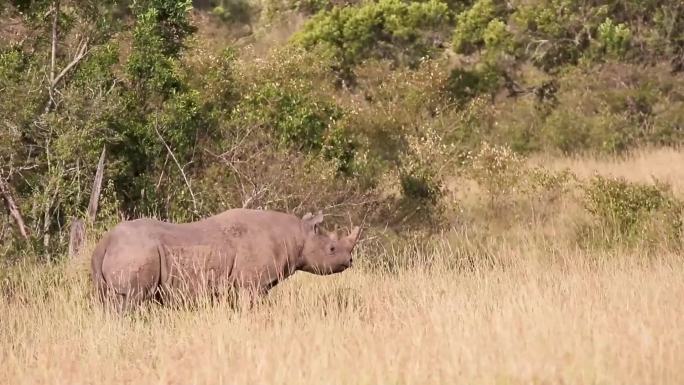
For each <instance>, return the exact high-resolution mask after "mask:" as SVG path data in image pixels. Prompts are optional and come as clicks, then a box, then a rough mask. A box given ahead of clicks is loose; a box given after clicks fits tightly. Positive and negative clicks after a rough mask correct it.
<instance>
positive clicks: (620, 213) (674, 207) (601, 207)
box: [584, 176, 683, 246]
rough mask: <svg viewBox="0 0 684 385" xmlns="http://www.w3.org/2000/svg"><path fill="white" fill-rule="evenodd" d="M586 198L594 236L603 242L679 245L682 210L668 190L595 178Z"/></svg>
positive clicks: (623, 181) (617, 180)
mask: <svg viewBox="0 0 684 385" xmlns="http://www.w3.org/2000/svg"><path fill="white" fill-rule="evenodd" d="M584 197H585V208H586V209H587V211H589V212H590V213H591V214H592V215H593V216H594V218H595V220H596V227H595V228H594V233H595V234H596V233H598V234H600V235H601V236H602V237H604V238H603V239H604V240H607V241H609V242H620V241H622V242H627V243H633V242H646V243H652V244H654V245H658V243H660V242H663V244H661V245H660V246H678V245H679V244H680V241H681V236H682V207H683V206H682V202H680V201H679V200H677V199H676V198H675V197H673V196H672V193H671V192H670V191H669V190H668V189H667V186H662V185H647V184H639V183H630V182H627V181H625V180H624V179H612V178H605V177H601V176H596V177H594V178H593V179H592V180H591V181H590V182H589V183H588V184H587V185H586V186H585V187H584Z"/></svg>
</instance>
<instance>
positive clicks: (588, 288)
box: [0, 161, 684, 385]
mask: <svg viewBox="0 0 684 385" xmlns="http://www.w3.org/2000/svg"><path fill="white" fill-rule="evenodd" d="M573 162H574V161H573ZM559 163H564V162H561V161H559ZM565 163H567V162H565ZM593 165H594V163H591V164H589V165H584V166H581V167H580V166H578V167H579V168H582V167H584V168H587V167H593ZM616 169H619V170H623V169H624V167H618V168H615V167H613V166H611V167H610V170H616ZM553 210H557V207H556V208H549V209H548V211H549V212H547V213H545V214H546V215H548V216H553V215H552V214H553ZM561 214H562V215H566V216H567V215H570V214H568V213H556V215H555V216H556V217H557V216H559V215H561ZM562 222H563V221H560V222H558V221H553V220H551V221H541V222H538V223H537V222H531V223H522V224H520V225H517V226H513V227H512V228H510V229H509V230H508V233H505V234H492V233H485V232H483V231H484V230H481V229H479V228H472V227H467V226H466V225H464V226H465V227H463V228H461V229H460V230H454V231H452V232H449V233H446V234H443V236H440V237H438V238H439V240H438V241H435V242H434V243H431V244H421V243H419V242H417V241H416V242H415V243H410V244H406V243H405V244H403V245H400V246H396V247H386V248H385V249H382V248H378V247H371V243H372V242H371V241H368V242H366V244H365V245H362V246H361V248H360V250H359V251H358V255H357V258H356V260H355V263H356V265H355V266H354V267H353V268H352V269H350V270H348V271H346V272H344V273H342V274H339V275H335V276H330V277H323V278H321V277H315V276H312V275H308V274H304V273H298V274H296V275H295V276H294V277H292V278H291V279H288V280H286V281H285V282H283V283H282V284H281V285H279V286H278V287H276V288H275V289H274V290H273V291H272V292H271V293H270V294H269V295H268V296H267V297H266V298H265V299H264V300H263V301H262V302H260V303H258V304H257V305H256V306H255V307H254V308H251V309H250V308H248V307H246V306H241V304H237V305H235V304H232V303H229V302H227V301H226V302H221V303H214V304H209V303H200V304H199V305H197V306H196V307H193V308H181V309H171V308H165V307H160V306H156V305H148V306H145V307H143V308H142V309H140V310H139V311H137V312H134V313H131V314H128V315H126V316H118V315H113V314H110V313H107V312H105V311H103V310H102V309H101V307H100V306H99V305H98V304H97V303H96V302H95V301H94V300H93V299H92V296H91V285H90V281H89V277H88V275H87V272H86V269H84V268H82V266H79V265H76V266H72V265H69V264H65V265H54V266H51V267H44V266H43V267H37V266H34V265H25V266H15V267H13V268H9V269H5V270H4V271H3V272H2V273H0V280H1V283H0V383H1V384H13V385H14V384H17V385H20V384H122V383H123V384H128V383H130V384H300V383H315V384H444V383H466V384H681V383H684V370H683V369H682V368H684V310H683V309H684V308H683V307H682V306H681V304H682V298H684V280H683V279H682V277H683V276H684V260H683V259H682V258H681V254H678V253H677V252H676V251H667V250H666V249H663V250H660V251H659V252H657V253H653V252H648V253H645V252H643V251H642V250H641V249H639V247H615V248H610V249H594V248H582V247H579V246H577V245H576V244H573V243H572V242H571V241H570V239H572V236H569V235H567V234H565V233H566V232H568V231H570V229H571V228H569V227H567V226H566V225H564V224H562ZM468 226H470V225H468ZM490 231H491V229H490Z"/></svg>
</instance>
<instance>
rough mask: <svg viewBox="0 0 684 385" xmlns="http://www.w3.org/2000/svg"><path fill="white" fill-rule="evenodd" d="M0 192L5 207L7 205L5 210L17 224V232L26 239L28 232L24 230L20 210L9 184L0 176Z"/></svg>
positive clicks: (24, 226)
mask: <svg viewBox="0 0 684 385" xmlns="http://www.w3.org/2000/svg"><path fill="white" fill-rule="evenodd" d="M0 194H2V197H3V199H4V201H5V207H7V211H8V212H9V214H10V216H11V217H12V218H13V219H14V222H16V224H17V228H18V229H19V234H21V236H22V237H23V238H24V239H28V232H27V231H26V225H24V218H23V217H22V216H21V211H19V208H18V207H17V205H16V203H14V199H13V198H12V194H11V192H10V189H9V186H8V185H7V183H6V182H5V180H4V179H2V178H0Z"/></svg>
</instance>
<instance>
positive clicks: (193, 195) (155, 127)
mask: <svg viewBox="0 0 684 385" xmlns="http://www.w3.org/2000/svg"><path fill="white" fill-rule="evenodd" d="M154 131H155V132H156V133H157V136H158V137H159V140H161V142H162V143H163V144H164V147H166V151H168V152H169V155H171V158H172V159H173V161H174V162H175V163H176V166H177V167H178V171H180V173H181V175H182V176H183V180H184V181H185V185H186V186H188V191H189V192H190V197H192V207H193V209H194V210H195V212H197V202H196V200H195V193H193V192H192V187H190V182H189V181H188V177H187V176H186V175H185V171H183V167H181V165H180V163H178V159H176V155H174V154H173V151H171V147H169V145H168V144H166V141H165V140H164V137H162V135H161V133H160V132H159V129H157V122H156V121H155V122H154Z"/></svg>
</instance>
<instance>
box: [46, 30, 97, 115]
mask: <svg viewBox="0 0 684 385" xmlns="http://www.w3.org/2000/svg"><path fill="white" fill-rule="evenodd" d="M56 28H57V27H56V25H55V27H54V29H53V31H52V34H53V36H52V38H53V40H52V49H53V51H52V63H51V68H50V80H49V83H50V84H49V86H48V93H49V94H50V99H49V100H48V102H47V104H46V105H45V110H44V111H43V113H44V114H47V113H48V112H50V109H51V108H52V107H53V106H54V105H55V104H56V103H55V100H54V96H55V88H56V87H57V84H59V82H60V81H61V80H62V79H63V78H64V76H65V75H66V74H67V73H68V72H69V71H71V69H72V68H74V67H75V66H76V65H77V64H78V63H79V62H80V61H81V60H83V58H84V57H85V55H86V54H88V39H87V38H85V39H83V40H82V41H81V42H80V43H79V45H78V49H77V50H76V54H75V55H74V58H73V59H72V60H71V62H69V64H67V65H66V67H64V69H62V71H60V73H59V74H57V76H55V63H54V60H55V59H54V56H55V52H56V49H57V40H56V39H57V29H56Z"/></svg>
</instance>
